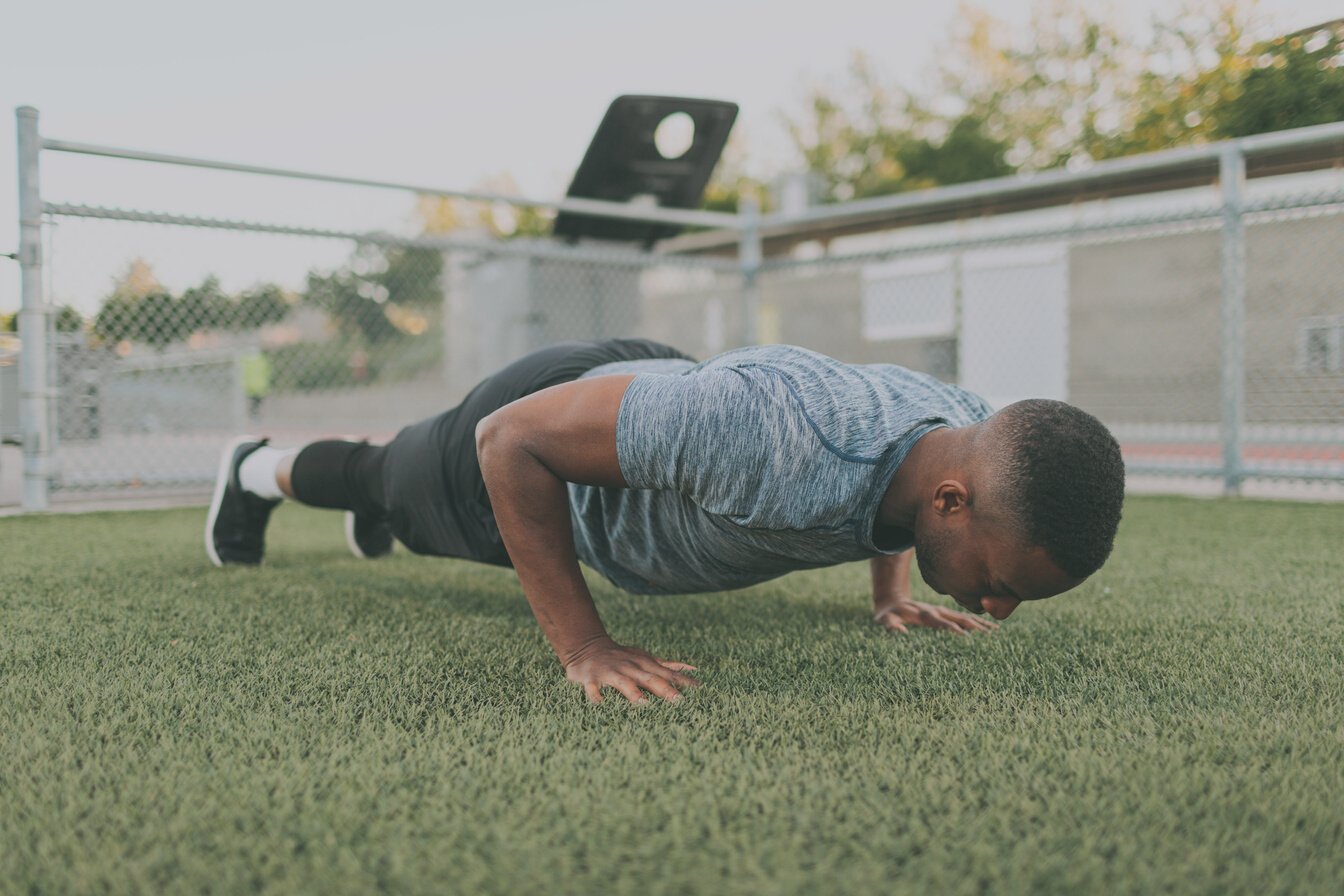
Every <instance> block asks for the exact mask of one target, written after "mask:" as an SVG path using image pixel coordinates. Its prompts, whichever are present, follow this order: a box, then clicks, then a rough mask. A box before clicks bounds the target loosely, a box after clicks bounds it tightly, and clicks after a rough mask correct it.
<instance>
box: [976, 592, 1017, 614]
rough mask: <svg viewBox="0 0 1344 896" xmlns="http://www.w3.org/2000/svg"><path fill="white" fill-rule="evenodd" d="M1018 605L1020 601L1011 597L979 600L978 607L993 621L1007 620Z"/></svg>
mask: <svg viewBox="0 0 1344 896" xmlns="http://www.w3.org/2000/svg"><path fill="white" fill-rule="evenodd" d="M1019 603H1021V601H1017V600H1014V599H1013V598H1011V597H982V598H980V605H981V606H982V607H984V608H985V610H986V612H988V613H989V615H991V616H993V617H994V618H995V619H1007V618H1008V617H1009V616H1011V615H1013V611H1014V610H1016V609H1017V605H1018V604H1019Z"/></svg>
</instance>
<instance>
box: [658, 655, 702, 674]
mask: <svg viewBox="0 0 1344 896" xmlns="http://www.w3.org/2000/svg"><path fill="white" fill-rule="evenodd" d="M654 659H658V658H657V657H654ZM658 665H660V666H663V667H665V668H668V669H671V670H672V671H673V672H694V671H695V667H694V666H692V665H691V664H690V663H678V662H675V661H671V660H664V659H658Z"/></svg>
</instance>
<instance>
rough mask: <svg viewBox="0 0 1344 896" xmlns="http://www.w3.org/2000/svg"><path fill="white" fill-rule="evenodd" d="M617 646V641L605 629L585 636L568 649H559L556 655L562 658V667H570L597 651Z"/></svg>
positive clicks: (559, 658)
mask: <svg viewBox="0 0 1344 896" xmlns="http://www.w3.org/2000/svg"><path fill="white" fill-rule="evenodd" d="M615 646H616V642H615V641H614V640H612V637H611V635H609V634H607V633H606V632H605V631H603V632H597V633H595V634H592V635H590V636H588V637H586V638H583V639H582V640H580V641H579V642H578V643H577V644H575V645H573V646H572V647H570V648H569V649H568V650H564V651H561V650H557V651H556V652H555V655H556V658H557V659H558V660H560V665H561V667H562V668H565V669H568V668H569V667H570V666H572V665H574V664H575V663H577V662H582V661H583V660H585V659H587V658H588V657H590V656H592V655H593V654H595V653H598V652H600V651H602V650H606V649H607V648H610V647H615Z"/></svg>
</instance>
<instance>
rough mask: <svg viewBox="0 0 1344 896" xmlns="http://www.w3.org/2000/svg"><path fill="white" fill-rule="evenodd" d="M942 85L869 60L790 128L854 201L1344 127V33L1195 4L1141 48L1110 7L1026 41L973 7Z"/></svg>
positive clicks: (943, 55) (1060, 19) (831, 192)
mask: <svg viewBox="0 0 1344 896" xmlns="http://www.w3.org/2000/svg"><path fill="white" fill-rule="evenodd" d="M954 21H955V23H956V24H954V26H953V28H952V30H951V32H950V34H949V35H948V39H947V41H946V45H945V46H944V47H943V48H941V49H940V52H939V54H938V58H939V59H940V60H941V64H940V66H939V68H938V70H937V72H936V76H935V79H934V83H933V86H932V87H931V88H929V89H926V90H924V91H922V92H917V91H914V90H909V89H906V88H904V87H900V86H897V85H890V84H886V83H884V82H883V80H882V78H881V77H880V76H879V75H878V74H877V73H876V71H875V69H874V67H873V66H872V64H871V63H870V62H869V60H867V59H866V58H864V57H862V56H859V57H856V58H855V60H854V63H853V64H852V66H851V68H850V70H849V72H848V77H847V79H846V80H845V81H844V83H842V84H840V85H838V86H837V85H830V86H826V87H819V88H815V89H813V90H812V91H811V92H810V93H809V95H808V96H807V97H806V99H805V101H804V108H803V111H802V112H801V113H799V114H797V115H795V116H793V117H790V118H787V119H786V123H787V125H788V129H789V132H790V135H791V136H792V139H793V142H794V145H795V148H796V149H797V151H798V153H799V156H800V157H801V161H802V162H803V164H804V165H805V166H806V167H807V169H808V170H809V171H811V172H813V173H815V174H816V175H817V176H818V177H819V178H820V180H821V181H822V182H823V183H824V184H825V187H826V198H827V199H828V200H830V201H844V200H848V199H855V198H861V197H864V196H875V195H881V194H883V193H894V192H900V191H903V190H910V189H918V188H923V187H930V186H938V185H945V184H952V183H960V182H963V181H967V180H979V179H982V178H989V177H999V176H1003V175H1005V174H1010V173H1012V172H1014V171H1017V170H1025V171H1033V170H1040V169H1045V168H1054V167H1058V166H1062V165H1074V166H1081V165H1086V164H1088V163H1089V162H1090V161H1094V160H1099V159H1106V158H1113V157H1116V156H1122V155H1129V154H1132V153H1139V152H1150V151H1154V150H1159V149H1166V148H1169V147H1172V146H1180V145H1187V144H1191V143H1198V142H1205V141H1209V140H1218V139H1224V138H1227V137H1238V136H1244V135H1247V134H1252V133H1259V132H1262V131H1267V130H1280V129H1284V128H1293V127H1303V126H1306V125H1311V124H1320V123H1324V122H1329V121H1339V120H1344V65H1342V64H1341V61H1342V59H1344V55H1342V53H1344V20H1341V21H1336V22H1331V23H1327V24H1326V25H1323V26H1318V27H1316V28H1311V29H1306V30H1305V31H1302V32H1298V33H1296V34H1293V35H1289V36H1285V37H1278V38H1274V39H1269V40H1266V39H1263V37H1262V38H1260V39H1257V35H1258V34H1262V33H1263V30H1264V26H1263V24H1261V22H1260V21H1259V19H1258V18H1257V16H1256V15H1255V4H1254V0H1190V2H1188V3H1187V4H1186V5H1184V6H1182V7H1177V8H1175V9H1173V10H1172V11H1171V12H1169V13H1164V14H1161V15H1159V16H1158V17H1156V18H1155V19H1154V21H1153V22H1152V23H1151V25H1152V27H1151V34H1150V35H1149V36H1148V37H1147V38H1144V39H1140V38H1138V37H1136V36H1134V35H1132V34H1130V33H1129V32H1127V31H1126V30H1125V29H1124V28H1123V27H1121V25H1120V24H1119V22H1118V20H1117V19H1116V18H1115V16H1114V15H1113V13H1112V12H1111V10H1110V9H1109V8H1108V7H1105V6H1099V5H1096V4H1086V3H1076V2H1070V0H1043V2H1041V3H1040V4H1039V5H1038V6H1037V7H1036V9H1035V11H1034V13H1033V15H1032V18H1031V24H1030V26H1029V28H1028V29H1027V30H1026V31H1025V32H1021V33H1017V34H1015V33H1014V31H1013V30H1012V29H1011V28H1010V27H1008V26H1007V25H1006V24H1005V23H1003V22H1001V21H999V20H997V19H996V18H995V17H994V16H993V15H991V14H990V13H989V12H987V11H985V10H984V9H981V8H977V7H975V6H970V5H963V6H962V7H961V8H960V9H959V11H958V14H957V16H956V18H955V20H954Z"/></svg>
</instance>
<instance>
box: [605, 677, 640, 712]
mask: <svg viewBox="0 0 1344 896" xmlns="http://www.w3.org/2000/svg"><path fill="white" fill-rule="evenodd" d="M606 684H607V686H608V687H613V688H615V689H616V690H618V691H620V692H621V695H622V696H624V697H625V699H627V700H629V701H630V702H631V703H633V704H635V705H636V706H643V705H644V704H645V703H648V702H649V698H648V697H645V696H644V692H643V691H641V690H640V689H639V685H638V684H636V683H635V680H634V679H633V678H628V677H626V676H624V675H615V676H612V679H611V680H610V681H608V682H607V683H606Z"/></svg>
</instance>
